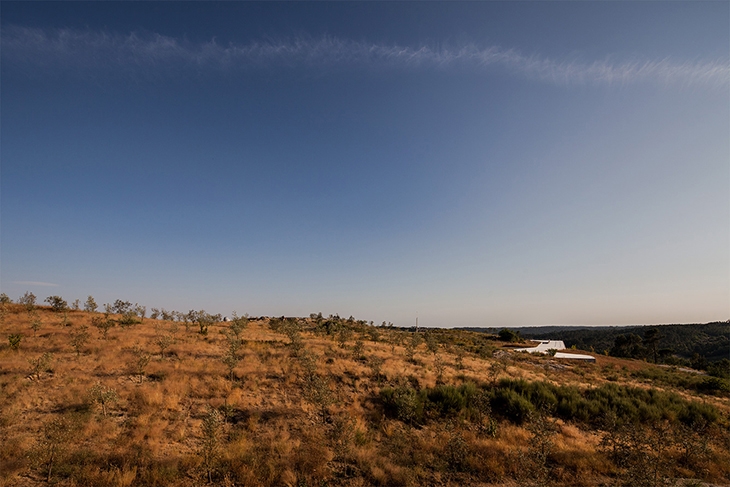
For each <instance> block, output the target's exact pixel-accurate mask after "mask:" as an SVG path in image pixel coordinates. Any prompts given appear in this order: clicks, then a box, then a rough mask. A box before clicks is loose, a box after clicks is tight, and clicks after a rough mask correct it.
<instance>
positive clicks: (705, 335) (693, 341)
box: [468, 321, 730, 362]
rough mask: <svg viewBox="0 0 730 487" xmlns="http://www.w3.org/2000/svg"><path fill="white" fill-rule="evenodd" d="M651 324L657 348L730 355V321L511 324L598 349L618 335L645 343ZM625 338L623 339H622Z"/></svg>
mask: <svg viewBox="0 0 730 487" xmlns="http://www.w3.org/2000/svg"><path fill="white" fill-rule="evenodd" d="M651 328H656V329H657V330H659V340H658V342H657V348H658V349H661V350H663V351H664V353H665V354H671V355H676V356H678V357H681V358H684V359H688V360H689V359H692V358H693V356H695V354H697V356H699V357H703V358H704V359H705V360H707V361H708V362H716V361H719V360H722V359H724V358H730V323H728V322H726V321H717V322H712V323H704V324H690V325H648V326H535V327H518V328H510V330H513V331H515V332H517V331H519V332H520V335H522V336H523V337H525V338H532V339H536V340H547V339H552V340H563V341H564V342H565V345H566V346H567V347H572V346H575V347H576V348H578V349H581V350H593V351H595V352H597V353H604V352H606V351H608V352H610V351H611V350H612V349H613V348H614V346H615V345H616V339H617V337H620V336H622V337H625V338H626V337H627V338H626V339H627V340H628V341H631V339H632V338H633V341H635V342H636V343H638V344H639V345H640V344H641V338H642V337H643V336H644V333H645V332H646V331H647V330H648V329H651ZM468 329H469V330H472V331H479V332H483V333H493V334H496V333H498V332H499V330H500V329H501V328H468ZM619 340H621V339H619Z"/></svg>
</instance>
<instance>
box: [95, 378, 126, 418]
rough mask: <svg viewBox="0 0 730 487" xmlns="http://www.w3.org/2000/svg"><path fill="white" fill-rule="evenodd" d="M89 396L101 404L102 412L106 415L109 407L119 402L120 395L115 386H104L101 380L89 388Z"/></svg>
mask: <svg viewBox="0 0 730 487" xmlns="http://www.w3.org/2000/svg"><path fill="white" fill-rule="evenodd" d="M89 398H90V399H91V401H92V402H94V403H96V404H98V405H99V406H101V412H102V414H103V415H104V416H106V413H107V409H108V408H109V406H111V405H112V404H114V403H115V402H117V400H118V399H119V396H118V395H117V391H116V390H115V389H114V388H112V387H107V386H104V385H102V384H101V382H97V383H96V384H94V385H93V386H92V387H91V389H89Z"/></svg>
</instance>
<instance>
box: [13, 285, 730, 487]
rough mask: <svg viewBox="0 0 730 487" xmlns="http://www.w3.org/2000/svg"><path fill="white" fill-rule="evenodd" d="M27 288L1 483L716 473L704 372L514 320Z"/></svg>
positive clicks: (497, 480)
mask: <svg viewBox="0 0 730 487" xmlns="http://www.w3.org/2000/svg"><path fill="white" fill-rule="evenodd" d="M38 301H40V300H39V299H37V298H36V297H35V296H34V295H33V294H32V293H26V294H25V295H23V296H21V297H20V298H19V299H17V300H15V301H14V302H13V301H12V300H11V299H9V298H8V297H7V296H4V295H0V336H2V337H7V338H6V339H5V338H4V342H3V343H2V344H1V345H0V363H2V364H3V367H2V369H1V370H0V440H2V444H3V445H4V446H5V448H3V449H0V485H1V486H21V487H26V486H38V485H48V484H51V485H59V486H74V485H85V486H148V485H159V486H162V485H171V486H185V487H188V486H190V487H192V486H193V485H201V484H209V485H231V486H233V485H241V486H245V485H252V486H253V485H264V486H278V485H286V486H340V485H342V486H353V487H354V486H365V485H382V486H391V485H394V486H417V485H434V486H435V485H439V486H457V485H458V486H462V485H463V486H474V487H477V486H484V487H486V486H500V487H514V486H515V485H519V486H550V485H552V486H556V487H568V486H597V485H599V486H605V487H609V486H611V487H628V486H632V487H634V486H636V487H659V486H668V485H673V486H677V487H690V486H691V487H699V486H710V485H726V484H727V483H728V482H730V453H729V452H730V449H729V448H728V445H730V405H729V404H728V400H729V399H730V387H728V383H729V380H728V378H727V377H725V376H723V375H722V374H719V375H717V376H716V375H712V374H710V373H707V372H701V373H697V371H691V370H688V369H686V368H685V367H675V366H666V365H664V364H655V363H652V360H650V359H647V357H642V358H640V359H637V358H627V357H613V356H610V355H604V354H596V355H597V356H596V359H597V360H596V362H595V363H575V362H570V361H564V360H560V359H557V358H554V357H551V356H550V355H539V354H537V355H533V354H529V353H520V352H514V351H513V350H512V348H514V345H515V343H514V342H517V341H523V340H524V339H523V338H522V337H521V336H520V334H518V333H516V332H513V331H510V332H509V333H507V332H506V331H505V332H504V333H498V334H497V335H492V334H488V333H477V332H474V331H466V330H459V329H445V328H441V329H440V328H420V329H416V328H415V327H414V328H398V327H395V326H392V324H385V323H384V324H382V325H379V326H374V325H373V324H372V323H370V322H367V321H365V320H358V319H355V318H354V317H352V316H351V317H349V318H341V317H340V316H337V315H330V316H323V315H322V313H312V314H310V315H309V316H307V317H284V316H282V317H250V316H247V315H242V316H240V315H238V314H236V313H233V315H232V318H231V319H228V320H225V321H224V320H223V317H222V316H221V315H212V314H210V313H206V312H205V311H203V310H197V311H196V310H190V311H189V312H186V313H182V312H176V311H167V310H164V309H156V308H151V312H150V313H148V312H147V309H146V308H145V307H144V306H140V305H138V304H132V303H131V302H128V301H124V300H116V301H114V302H113V303H107V304H104V305H102V306H98V305H97V303H96V301H95V300H94V298H93V297H92V296H89V297H88V298H87V299H86V301H85V302H83V303H81V302H80V301H79V300H77V301H75V302H73V303H71V304H69V303H68V302H67V301H66V300H65V299H63V298H62V297H60V296H49V297H47V298H46V299H45V300H44V301H43V302H44V303H45V304H44V305H41V304H40V303H39V302H38ZM657 328H660V327H657ZM500 331H503V330H500ZM661 334H662V331H661V328H660V332H658V333H656V334H653V335H649V336H646V335H642V346H644V347H645V348H647V347H650V345H651V344H650V343H649V342H648V341H647V340H648V339H650V338H651V337H652V336H653V338H654V339H656V338H657V336H661ZM647 349H648V348H647ZM713 363H720V362H713ZM708 372H709V371H708Z"/></svg>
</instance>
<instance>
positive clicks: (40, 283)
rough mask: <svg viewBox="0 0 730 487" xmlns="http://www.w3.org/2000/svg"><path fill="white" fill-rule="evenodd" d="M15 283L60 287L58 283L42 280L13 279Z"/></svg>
mask: <svg viewBox="0 0 730 487" xmlns="http://www.w3.org/2000/svg"><path fill="white" fill-rule="evenodd" d="M13 284H19V285H21V286H43V287H58V284H54V283H52V282H40V281H13Z"/></svg>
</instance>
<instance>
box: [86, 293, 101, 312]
mask: <svg viewBox="0 0 730 487" xmlns="http://www.w3.org/2000/svg"><path fill="white" fill-rule="evenodd" d="M97 309H99V306H98V305H97V304H96V301H95V300H94V296H89V297H88V298H86V302H85V303H84V311H88V312H89V313H96V310H97Z"/></svg>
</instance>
